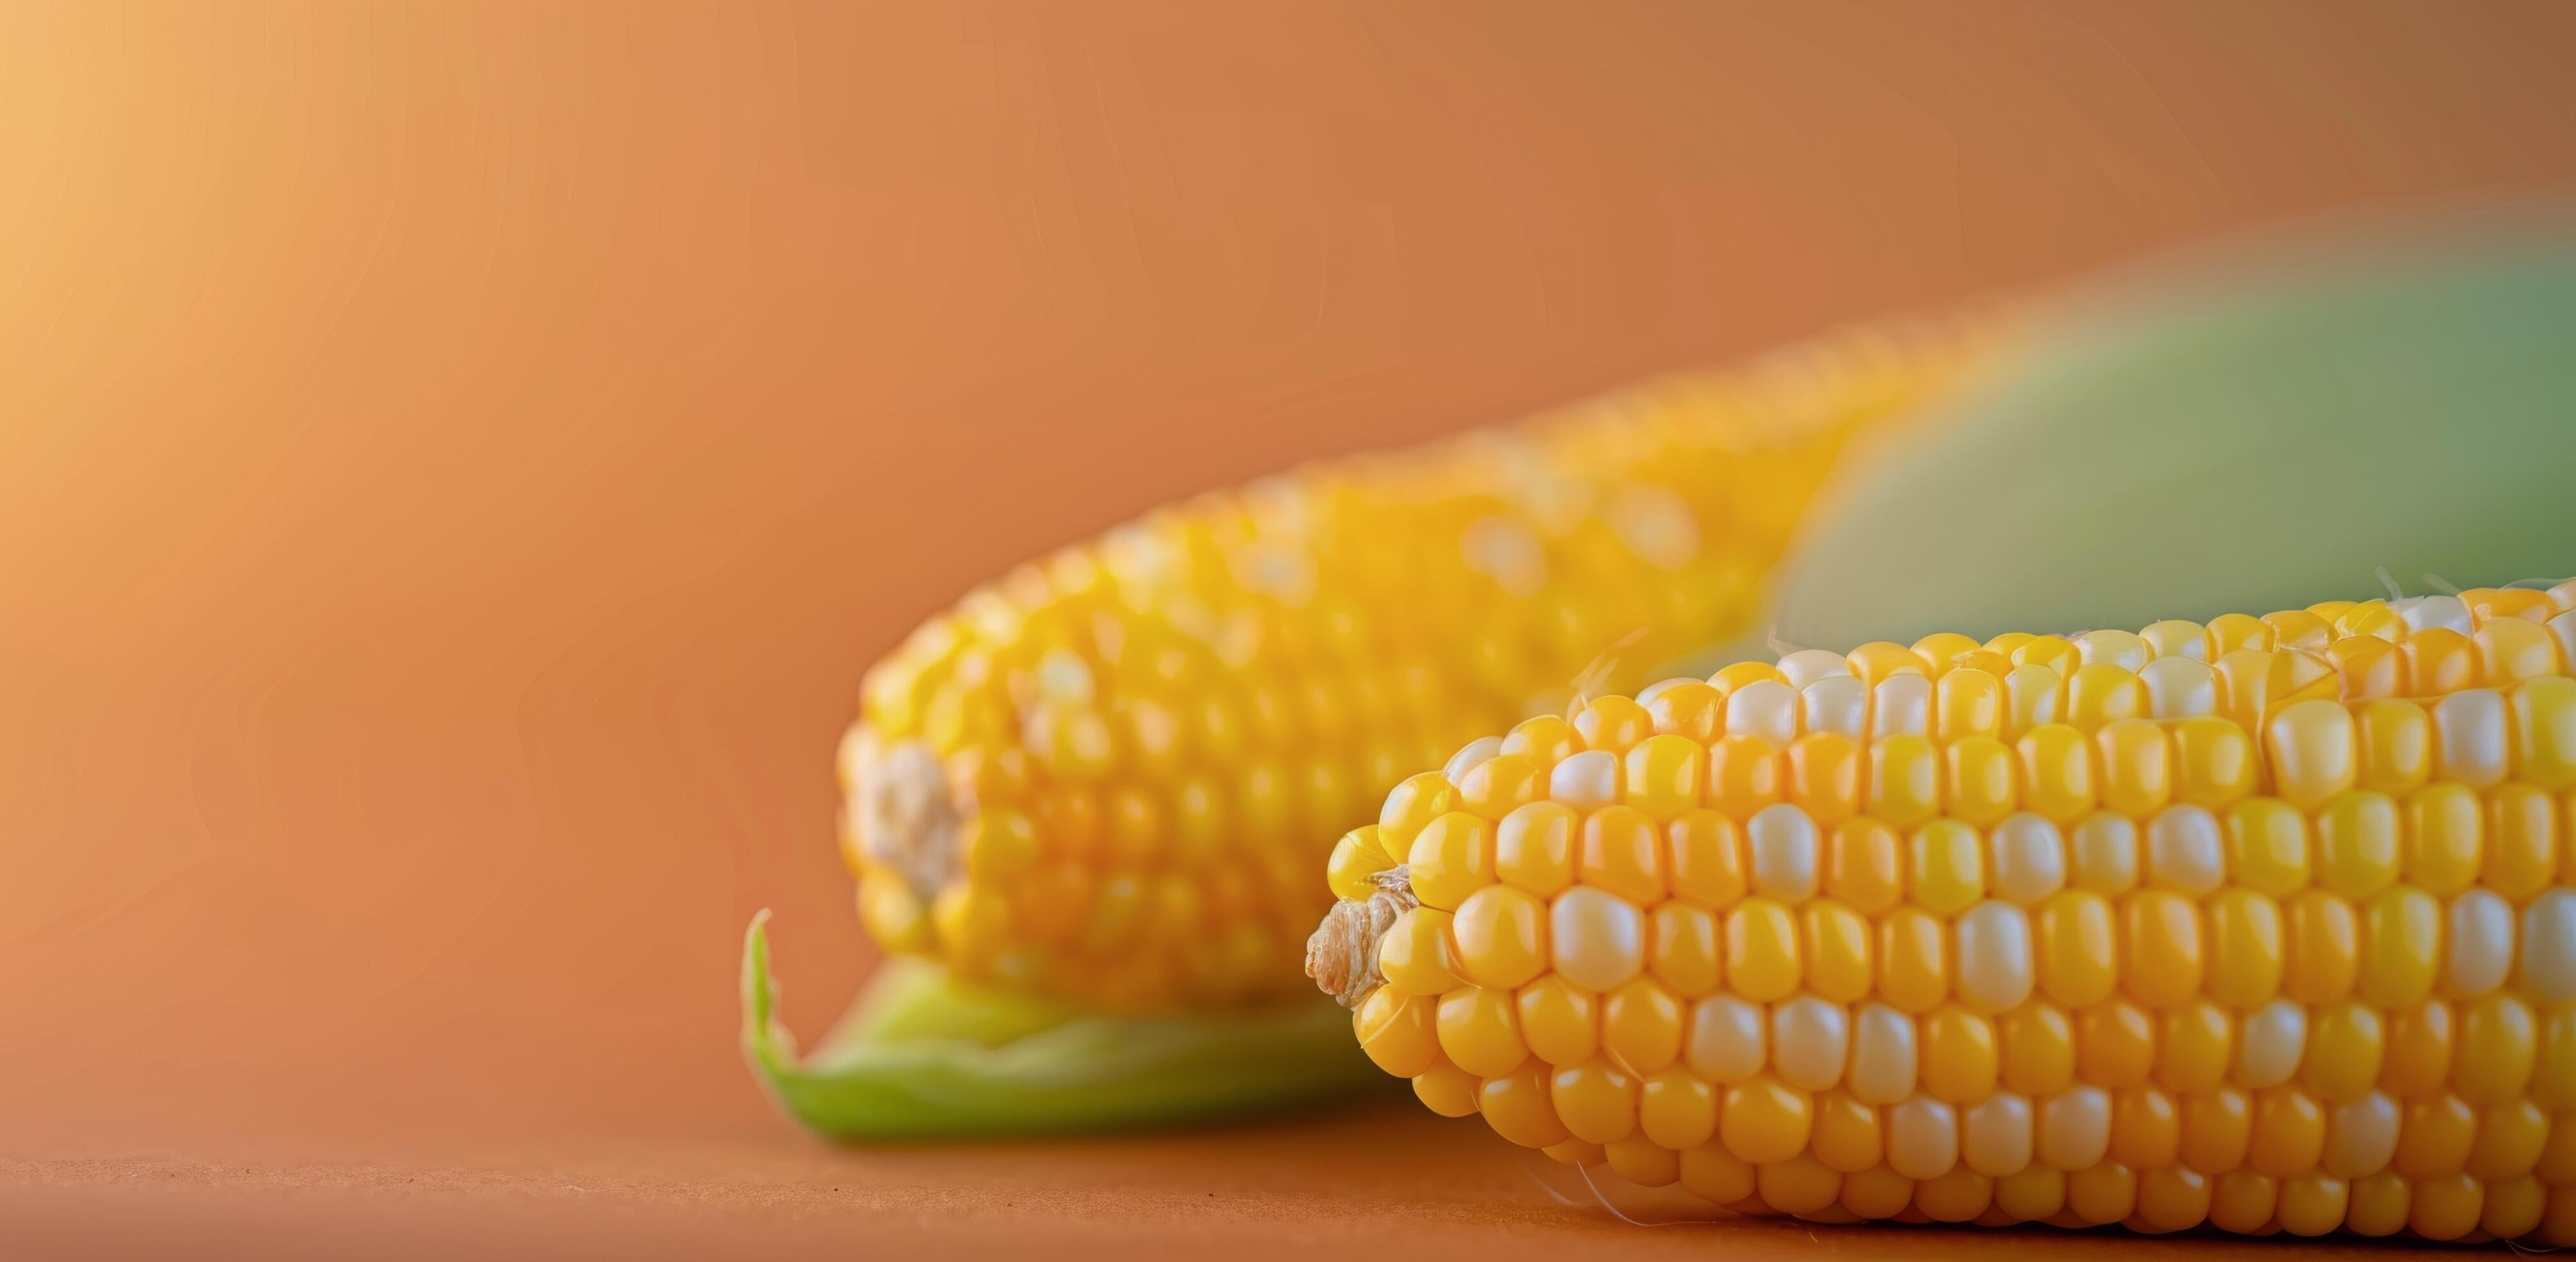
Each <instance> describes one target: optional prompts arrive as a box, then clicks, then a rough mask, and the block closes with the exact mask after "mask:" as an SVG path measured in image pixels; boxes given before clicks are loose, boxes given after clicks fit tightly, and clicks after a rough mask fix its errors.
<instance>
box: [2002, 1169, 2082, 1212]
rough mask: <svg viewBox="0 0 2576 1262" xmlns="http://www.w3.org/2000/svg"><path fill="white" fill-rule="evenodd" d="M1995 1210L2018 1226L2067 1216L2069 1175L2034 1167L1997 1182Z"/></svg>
mask: <svg viewBox="0 0 2576 1262" xmlns="http://www.w3.org/2000/svg"><path fill="white" fill-rule="evenodd" d="M1995 1208H1997V1209H1999V1210H2002V1211H2003V1212H2004V1214H2005V1216H2006V1217H2008V1218H2010V1219H2011V1220H2012V1221H2014V1222H2017V1223H2032V1222H2045V1221H2048V1220H2050V1219H2054V1218H2056V1217H2058V1216H2059V1215H2060V1214H2063V1213H2065V1212H2066V1172H2065V1171H2063V1170H2056V1169H2051V1168H2050V1167H2048V1166H2044V1165H2038V1164H2036V1163H2034V1164H2032V1165H2028V1166H2024V1167H2022V1168H2021V1169H2020V1170H2018V1171H2015V1172H2014V1173H2012V1174H2008V1175H2005V1176H2004V1177H2002V1178H2000V1179H1997V1180H1995Z"/></svg>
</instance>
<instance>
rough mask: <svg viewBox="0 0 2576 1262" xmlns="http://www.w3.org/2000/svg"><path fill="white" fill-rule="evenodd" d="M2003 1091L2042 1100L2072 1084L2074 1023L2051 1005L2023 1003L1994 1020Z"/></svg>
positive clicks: (2061, 1009)
mask: <svg viewBox="0 0 2576 1262" xmlns="http://www.w3.org/2000/svg"><path fill="white" fill-rule="evenodd" d="M1995 1032H1996V1035H1997V1038H1998V1041H1999V1043H2000V1054H2001V1057H2002V1072H2003V1083H2004V1086H2005V1088H2006V1089H2008V1090H2011V1091H2015V1092H2018V1093H2020V1094H2022V1095H2026V1096H2029V1097H2031V1098H2033V1099H2045V1098H2047V1097H2050V1096H2054V1095H2056V1094H2057V1093H2058V1092H2061V1091H2064V1090H2066V1089H2067V1087H2068V1086H2070V1085H2071V1084H2073V1082H2074V1081H2075V1023H2074V1022H2073V1021H2072V1020H2071V1019H2069V1018H2068V1017H2067V1015H2066V1010H2065V1009H2063V1008H2060V1007H2058V1006H2057V1005H2055V1004H2051V1003H2046V1002H2038V1003H2026V1004H2023V1005H2022V1006H2020V1007H2018V1008H2015V1009H2013V1010H2012V1011H2010V1012H2007V1013H2005V1014H2004V1015H2003V1016H2001V1017H1999V1018H1997V1019H1996V1022H1995Z"/></svg>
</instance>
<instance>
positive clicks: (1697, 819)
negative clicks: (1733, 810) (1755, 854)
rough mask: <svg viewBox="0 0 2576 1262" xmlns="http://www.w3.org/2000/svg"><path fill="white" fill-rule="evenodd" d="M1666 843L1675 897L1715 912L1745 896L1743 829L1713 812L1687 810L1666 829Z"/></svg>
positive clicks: (1667, 868) (1666, 865) (1747, 879)
mask: <svg viewBox="0 0 2576 1262" xmlns="http://www.w3.org/2000/svg"><path fill="white" fill-rule="evenodd" d="M1665 841H1666V845H1667V851H1666V856H1665V871H1666V872H1667V873H1668V874H1669V876H1670V880H1671V884H1672V892H1673V893H1674V895H1676V896H1677V897H1681V898H1687V899H1690V900H1692V901H1694V902H1697V903H1699V904H1701V905H1702V906H1705V907H1709V908H1714V909H1724V908H1725V907H1727V906H1729V905H1731V904H1733V903H1734V902H1735V900H1737V899H1739V898H1742V897H1744V894H1745V889H1746V886H1747V884H1748V881H1749V876H1748V874H1747V872H1746V868H1747V866H1748V865H1747V863H1746V861H1745V857H1744V830H1743V828H1742V827H1741V826H1739V825H1738V824H1737V823H1736V822H1735V821H1734V820H1732V819H1729V818H1727V817H1726V816H1724V815H1721V814H1719V813H1717V812H1716V811H1712V810H1696V811H1685V812H1683V813H1682V815H1681V817H1680V818H1678V819H1675V820H1674V821H1673V822H1672V823H1671V824H1670V825H1668V826H1667V827H1666V829H1665Z"/></svg>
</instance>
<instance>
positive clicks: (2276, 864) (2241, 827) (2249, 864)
mask: <svg viewBox="0 0 2576 1262" xmlns="http://www.w3.org/2000/svg"><path fill="white" fill-rule="evenodd" d="M2227 871H2228V873H2229V874H2230V875H2231V876H2233V877H2234V878H2235V880H2237V881H2238V882H2240V883H2242V884H2243V885H2245V886H2246V887H2247V888H2249V889H2252V890H2255V891H2257V892H2260V893H2263V894H2269V895H2271V896H2273V897H2275V898H2279V897H2283V896H2285V895H2288V894H2292V893H2295V892H2297V891H2298V890H2300V889H2302V888H2305V887H2306V885H2307V883H2308V821H2307V819H2306V817H2304V816H2302V815H2300V814H2299V812H2298V811H2297V810H2296V809H2294V808H2293V807H2291V806H2290V804H2289V803H2286V802H2283V801H2281V800H2280V799H2279V798H2249V799H2247V800H2245V801H2242V802H2239V803H2237V804H2236V805H2235V806H2234V807H2232V808H2230V809H2229V810H2228V812H2227Z"/></svg>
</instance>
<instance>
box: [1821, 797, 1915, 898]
mask: <svg viewBox="0 0 2576 1262" xmlns="http://www.w3.org/2000/svg"><path fill="white" fill-rule="evenodd" d="M1904 850H1905V841H1904V839H1903V838H1902V837H1900V836H1898V835H1897V832H1896V830H1895V829H1893V828H1890V827H1888V826H1887V824H1886V823H1885V822H1884V821H1881V820H1875V819H1869V818H1866V817H1864V818H1860V819H1850V820H1845V821H1843V822H1842V823H1840V824H1837V825H1835V826H1834V829H1833V832H1832V834H1831V835H1830V836H1829V837H1828V838H1827V839H1826V845H1825V893H1826V894H1827V895H1829V896H1831V897H1833V898H1835V899H1838V900H1840V901H1842V902H1844V903H1847V904H1849V905H1850V906H1852V907H1853V908H1855V909H1857V910H1859V911H1860V913H1861V914H1863V915H1867V916H1875V915H1879V914H1881V913H1883V912H1885V911H1887V910H1888V909H1889V908H1891V907H1894V906H1895V905H1896V903H1897V900H1899V899H1901V898H1903V897H1904V896H1905V883H1904V882H1905V877H1904V867H1903V864H1904V861H1905V854H1904Z"/></svg>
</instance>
